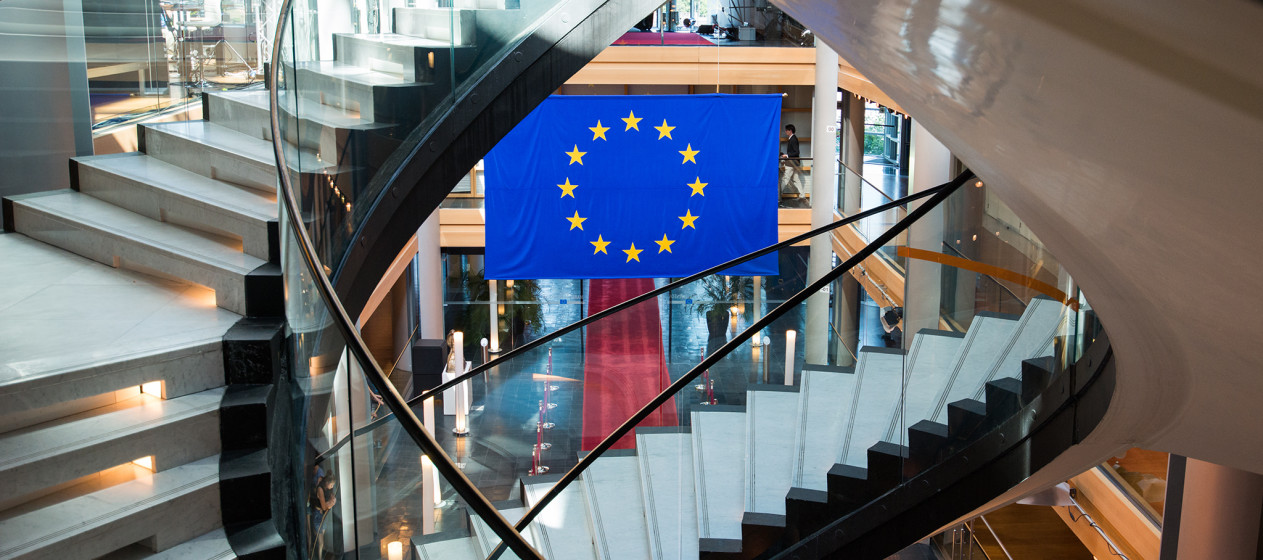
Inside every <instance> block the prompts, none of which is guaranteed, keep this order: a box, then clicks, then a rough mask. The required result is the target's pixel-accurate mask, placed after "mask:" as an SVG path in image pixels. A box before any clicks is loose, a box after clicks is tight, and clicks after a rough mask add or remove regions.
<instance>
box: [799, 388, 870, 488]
mask: <svg viewBox="0 0 1263 560" xmlns="http://www.w3.org/2000/svg"><path fill="white" fill-rule="evenodd" d="M808 367H810V366H808ZM855 381H856V377H855V373H854V370H850V371H816V370H811V369H807V370H805V371H804V372H803V375H802V382H801V384H800V389H799V391H800V393H801V395H802V396H801V397H800V398H799V404H798V411H797V412H796V416H795V417H794V418H795V419H796V422H795V425H794V452H793V455H792V456H791V459H792V461H793V462H792V470H791V472H792V475H793V482H792V484H793V487H795V488H803V489H807V490H818V491H821V492H823V491H826V490H828V489H829V488H828V481H827V479H826V478H825V475H826V474H828V472H829V468H830V467H832V466H833V464H834V463H836V462H837V460H838V457H839V456H841V455H842V442H843V438H842V437H839V436H840V434H842V429H843V428H844V427H845V426H846V419H847V418H848V417H849V411H850V407H851V405H852V404H853V403H854V399H853V398H851V396H852V395H853V392H854V391H855Z"/></svg>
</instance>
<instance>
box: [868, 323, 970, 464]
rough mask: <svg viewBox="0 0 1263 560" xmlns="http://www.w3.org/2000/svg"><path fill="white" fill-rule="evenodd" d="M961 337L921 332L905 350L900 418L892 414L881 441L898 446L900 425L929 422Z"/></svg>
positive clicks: (945, 382) (949, 373)
mask: <svg viewBox="0 0 1263 560" xmlns="http://www.w3.org/2000/svg"><path fill="white" fill-rule="evenodd" d="M964 340H965V334H964V333H957V332H952V331H940V330H934V329H921V330H920V331H918V332H917V334H916V336H915V337H913V339H912V346H911V347H910V348H908V360H907V365H906V366H905V367H906V368H907V379H908V381H907V388H906V390H905V391H904V393H905V396H904V406H903V415H902V416H900V415H899V414H892V415H891V418H890V427H889V428H888V429H887V430H886V434H885V436H883V437H882V440H883V441H891V442H899V441H901V440H902V438H903V432H902V430H903V429H904V428H905V426H904V425H902V424H903V422H901V421H900V420H901V418H902V420H903V421H905V422H907V423H908V424H914V423H916V422H918V421H920V420H922V419H924V418H929V417H930V416H931V415H932V414H933V412H934V407H935V406H936V405H937V402H938V398H939V395H942V394H943V391H944V390H945V389H946V388H947V384H948V382H949V381H950V379H951V374H952V367H953V366H954V365H955V362H956V358H957V356H958V355H959V354H960V347H961V344H962V343H963V342H964Z"/></svg>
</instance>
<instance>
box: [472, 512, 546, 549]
mask: <svg viewBox="0 0 1263 560" xmlns="http://www.w3.org/2000/svg"><path fill="white" fill-rule="evenodd" d="M496 509H497V510H498V511H499V512H500V515H501V516H503V517H504V519H505V521H508V522H509V523H510V524H514V523H517V522H518V520H519V519H521V518H522V516H523V515H525V514H526V508H524V507H522V506H520V505H511V504H496ZM470 527H471V528H472V529H473V531H472V532H473V539H472V540H473V541H474V544H475V545H476V546H477V550H478V556H477V557H478V558H486V557H487V556H488V555H490V554H491V551H493V550H495V548H496V546H499V544H500V537H499V536H498V535H496V534H495V533H494V532H492V531H491V527H490V526H488V525H487V523H486V522H485V521H483V520H482V519H481V518H479V517H477V516H470ZM532 536H533V535H532V532H531V531H523V532H522V538H523V539H526V543H527V544H529V545H531V547H533V548H535V550H539V548H538V546H537V545H536V543H535V540H534V539H533V538H532ZM517 557H518V556H517V554H514V553H513V551H512V550H508V549H506V550H505V551H504V554H502V555H501V556H500V558H504V559H506V560H508V559H514V558H517Z"/></svg>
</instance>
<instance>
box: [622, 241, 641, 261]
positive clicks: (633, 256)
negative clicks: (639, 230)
mask: <svg viewBox="0 0 1263 560" xmlns="http://www.w3.org/2000/svg"><path fill="white" fill-rule="evenodd" d="M642 251H644V249H637V248H636V244H635V243H632V244H631V249H623V252H624V253H627V262H632V261H636V262H640V253H641V252H642Z"/></svg>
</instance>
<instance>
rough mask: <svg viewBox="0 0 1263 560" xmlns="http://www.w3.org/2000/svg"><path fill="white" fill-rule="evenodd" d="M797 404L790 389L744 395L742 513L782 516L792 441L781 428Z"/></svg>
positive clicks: (795, 394) (767, 388)
mask: <svg viewBox="0 0 1263 560" xmlns="http://www.w3.org/2000/svg"><path fill="white" fill-rule="evenodd" d="M798 402H799V392H798V391H797V389H796V388H793V387H781V386H776V385H768V386H761V387H759V389H758V390H754V391H747V392H746V449H747V452H746V470H745V479H746V480H745V498H746V504H745V512H746V513H759V514H766V515H773V516H780V517H781V518H783V517H784V516H785V495H786V494H788V493H789V488H790V485H791V483H792V476H791V475H792V472H791V470H792V468H793V454H794V440H793V439H792V438H789V437H786V435H787V434H786V433H785V427H786V425H787V422H786V420H787V419H790V418H794V414H795V413H796V412H798ZM782 524H783V519H782Z"/></svg>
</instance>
